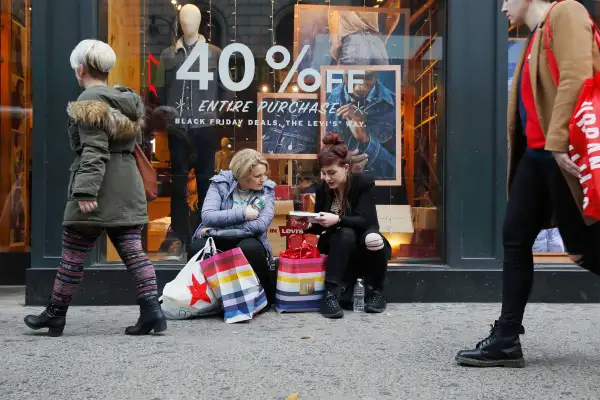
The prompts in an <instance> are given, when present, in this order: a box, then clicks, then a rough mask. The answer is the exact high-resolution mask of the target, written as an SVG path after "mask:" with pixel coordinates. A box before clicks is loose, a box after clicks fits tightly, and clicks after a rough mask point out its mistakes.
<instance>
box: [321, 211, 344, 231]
mask: <svg viewBox="0 0 600 400" xmlns="http://www.w3.org/2000/svg"><path fill="white" fill-rule="evenodd" d="M315 220H316V221H317V223H318V224H319V225H321V226H322V227H324V228H329V227H330V226H334V225H337V224H339V223H340V216H339V215H336V214H332V213H326V212H322V213H319V216H318V217H316V218H315Z"/></svg>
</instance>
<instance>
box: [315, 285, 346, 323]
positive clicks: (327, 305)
mask: <svg viewBox="0 0 600 400" xmlns="http://www.w3.org/2000/svg"><path fill="white" fill-rule="evenodd" d="M338 293H339V291H338ZM319 311H320V312H321V314H323V316H324V317H325V318H331V319H338V318H342V317H343V316H344V311H343V310H342V308H341V307H340V302H339V300H338V294H336V293H334V292H332V291H331V290H326V291H325V294H324V295H323V299H321V308H320V310H319Z"/></svg>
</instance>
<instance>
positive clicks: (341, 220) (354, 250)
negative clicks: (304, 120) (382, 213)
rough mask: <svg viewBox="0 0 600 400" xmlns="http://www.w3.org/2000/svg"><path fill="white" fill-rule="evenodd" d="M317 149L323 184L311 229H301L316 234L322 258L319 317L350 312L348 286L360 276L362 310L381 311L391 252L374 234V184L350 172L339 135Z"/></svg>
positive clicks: (351, 285)
mask: <svg viewBox="0 0 600 400" xmlns="http://www.w3.org/2000/svg"><path fill="white" fill-rule="evenodd" d="M323 144H324V146H323V148H322V150H321V152H320V153H319V166H320V168H321V177H322V179H323V180H322V181H321V182H320V184H319V185H318V186H317V192H316V200H315V213H319V217H318V218H317V219H316V223H315V224H308V223H306V225H305V226H306V227H307V229H306V233H313V234H317V235H320V237H319V244H318V247H319V251H320V252H321V253H323V254H327V255H328V258H327V265H326V267H327V273H326V278H325V289H326V291H325V295H324V296H323V301H322V303H321V314H323V315H324V316H325V317H327V318H342V317H343V316H344V312H343V311H342V308H344V309H347V310H348V309H350V310H351V309H352V294H353V293H352V292H353V286H354V283H355V282H356V279H357V278H360V277H364V280H365V283H366V296H365V311H366V312H371V313H380V312H383V311H384V310H385V308H386V299H385V297H384V296H383V295H382V294H381V291H382V289H383V285H384V282H385V274H386V270H387V262H388V260H389V258H390V256H391V247H390V245H389V243H388V241H387V240H386V239H385V238H384V237H383V235H381V233H379V223H378V221H377V210H376V208H375V198H374V187H375V181H374V180H373V179H372V178H371V177H369V176H367V175H365V174H356V173H351V167H352V161H351V156H350V154H349V152H348V147H346V145H344V142H343V141H342V139H341V138H340V136H339V135H337V134H329V135H327V136H325V138H324V139H323Z"/></svg>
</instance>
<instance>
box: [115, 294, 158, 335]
mask: <svg viewBox="0 0 600 400" xmlns="http://www.w3.org/2000/svg"><path fill="white" fill-rule="evenodd" d="M137 303H138V304H139V305H140V318H139V319H138V321H137V323H136V324H135V325H134V326H128V327H127V328H126V329H125V334H126V335H147V334H149V333H150V332H151V331H152V330H154V333H159V332H163V331H166V330H167V319H166V318H165V315H164V314H163V312H162V309H161V308H160V303H159V302H158V298H156V297H151V298H148V299H138V301H137Z"/></svg>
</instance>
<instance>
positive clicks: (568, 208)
mask: <svg viewBox="0 0 600 400" xmlns="http://www.w3.org/2000/svg"><path fill="white" fill-rule="evenodd" d="M553 213H554V215H555V216H556V219H557V222H558V229H559V231H560V235H561V237H562V239H563V241H564V243H565V247H566V249H567V251H568V253H569V254H573V255H583V259H582V260H581V262H579V265H580V266H582V267H583V268H585V269H588V270H590V271H592V272H594V273H595V274H598V273H599V271H600V264H599V261H600V259H599V256H598V255H599V250H598V248H599V247H600V246H598V242H597V240H598V238H600V236H599V232H600V224H594V225H591V226H587V225H586V224H585V222H584V220H583V217H582V215H581V212H580V211H579V208H578V207H577V204H576V203H575V200H574V199H573V196H572V195H571V192H570V191H569V187H568V185H567V182H566V181H565V178H564V176H563V175H562V172H561V170H560V168H559V167H558V165H557V164H556V162H555V161H554V159H553V158H550V157H547V158H544V157H539V156H535V155H532V154H531V153H526V154H525V155H524V156H523V158H522V159H521V161H520V163H519V165H518V167H517V171H516V173H515V177H514V181H513V183H512V186H511V191H510V197H509V200H508V205H507V209H506V216H505V218H504V226H503V228H502V240H503V244H504V267H503V273H502V279H503V282H502V314H501V316H500V322H502V323H503V324H504V325H507V326H512V327H514V328H515V329H517V327H518V326H520V325H521V323H522V321H523V314H524V312H525V306H526V305H527V300H528V298H529V294H530V292H531V287H532V286H533V253H532V247H533V244H534V242H535V238H536V237H537V235H538V234H539V232H540V230H541V229H542V228H543V227H544V224H545V223H547V222H548V221H549V220H550V218H551V216H552V214H553Z"/></svg>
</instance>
